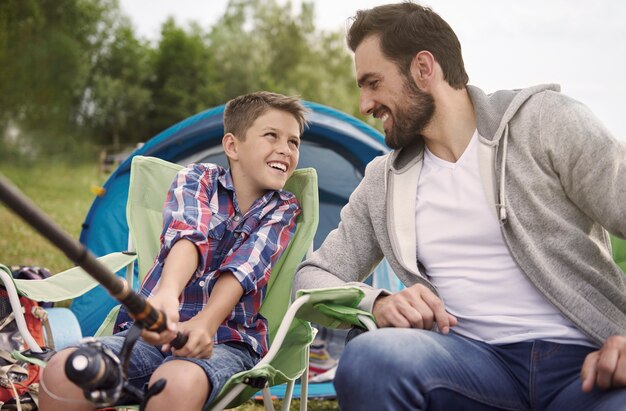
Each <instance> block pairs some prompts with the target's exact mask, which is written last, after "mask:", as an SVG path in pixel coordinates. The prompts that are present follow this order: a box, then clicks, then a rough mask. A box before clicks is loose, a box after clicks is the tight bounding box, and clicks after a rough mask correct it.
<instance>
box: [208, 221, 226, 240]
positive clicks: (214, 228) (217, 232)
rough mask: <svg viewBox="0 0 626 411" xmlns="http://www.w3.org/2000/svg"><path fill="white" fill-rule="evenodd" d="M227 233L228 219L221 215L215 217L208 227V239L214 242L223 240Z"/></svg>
mask: <svg viewBox="0 0 626 411" xmlns="http://www.w3.org/2000/svg"><path fill="white" fill-rule="evenodd" d="M225 232H226V219H225V218H224V217H222V216H219V215H213V217H211V220H210V221H209V226H208V227H207V237H209V238H210V239H213V240H218V241H219V240H221V239H222V238H223V237H224V233H225Z"/></svg>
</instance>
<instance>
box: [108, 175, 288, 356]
mask: <svg viewBox="0 0 626 411" xmlns="http://www.w3.org/2000/svg"><path fill="white" fill-rule="evenodd" d="M299 213H300V206H299V204H298V200H297V199H296V198H295V196H294V195H293V194H291V193H289V192H287V191H282V190H281V191H269V192H267V193H266V194H265V195H263V197H260V198H258V199H257V200H256V201H255V202H254V203H253V204H252V206H251V207H250V209H249V210H248V211H247V212H246V213H245V214H243V213H241V211H240V210H239V206H238V205H237V195H236V193H235V188H234V186H233V180H232V176H231V174H230V171H229V170H225V169H224V168H222V167H220V166H218V165H215V164H208V163H206V164H193V165H191V166H189V167H187V168H185V169H183V170H181V171H180V172H179V173H178V175H177V176H176V178H175V180H174V182H173V183H172V186H171V187H170V191H169V193H168V196H167V200H166V203H165V207H164V210H163V232H162V234H161V250H160V252H159V255H158V256H157V259H156V261H155V264H154V266H153V267H152V269H151V270H150V271H149V272H148V274H147V275H146V278H145V279H144V282H143V284H142V286H141V291H140V292H141V294H142V295H143V296H145V297H150V296H152V295H153V291H154V289H155V287H156V286H157V284H158V283H159V279H160V278H161V272H162V270H163V265H164V263H165V259H166V257H167V255H168V254H169V252H170V250H171V249H172V247H173V246H174V244H175V243H176V242H177V241H178V240H180V239H187V240H189V241H191V242H192V243H194V244H195V245H196V247H197V249H198V255H199V263H198V268H197V270H196V272H195V273H194V275H193V276H192V278H191V280H190V281H189V282H188V283H187V285H186V287H185V289H184V290H183V292H182V294H181V297H180V306H179V311H180V321H186V320H188V319H190V318H192V317H193V316H195V315H196V314H197V313H198V312H200V311H202V309H204V307H205V306H206V302H207V300H208V298H209V296H210V295H211V292H212V290H213V287H214V286H215V283H216V282H217V279H218V278H219V275H220V273H222V272H231V273H232V274H233V275H234V276H235V277H236V278H237V280H239V283H240V284H241V287H242V288H243V290H244V293H243V296H242V297H241V299H240V300H239V302H238V303H237V305H236V306H235V308H234V309H233V311H232V313H231V315H230V316H229V317H228V318H226V320H225V321H224V322H223V323H222V324H221V325H220V326H219V328H218V330H217V332H216V334H215V336H214V337H213V342H214V343H215V344H220V343H225V342H228V341H240V342H244V343H247V344H248V345H250V346H251V347H252V349H254V351H256V352H257V353H259V354H260V355H264V354H265V353H266V352H267V349H268V345H269V341H268V325H267V320H266V319H265V318H264V317H263V316H262V315H261V314H259V309H260V307H261V304H262V303H263V299H264V298H265V293H266V291H267V283H268V281H269V278H270V274H271V272H272V266H273V264H274V263H276V261H278V259H279V258H280V256H281V254H282V253H283V251H285V248H286V247H287V244H288V243H289V240H290V239H291V237H292V236H293V234H294V232H295V227H296V217H297V216H298V214H299ZM118 322H119V321H118Z"/></svg>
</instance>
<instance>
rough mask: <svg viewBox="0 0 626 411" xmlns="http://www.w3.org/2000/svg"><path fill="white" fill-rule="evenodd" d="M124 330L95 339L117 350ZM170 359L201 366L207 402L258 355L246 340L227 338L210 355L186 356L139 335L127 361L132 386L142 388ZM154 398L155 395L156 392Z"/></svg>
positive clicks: (253, 364) (257, 358)
mask: <svg viewBox="0 0 626 411" xmlns="http://www.w3.org/2000/svg"><path fill="white" fill-rule="evenodd" d="M125 334H126V331H122V332H120V333H119V334H116V335H113V336H110V337H100V338H98V341H100V342H102V344H103V345H105V346H107V347H109V348H110V349H111V350H112V351H113V352H115V353H119V352H120V349H121V348H122V344H123V343H124V336H125ZM172 360H184V361H189V362H192V363H194V364H197V365H198V366H200V367H201V368H202V369H203V370H204V372H205V374H206V376H207V378H208V379H209V381H210V382H211V387H212V388H211V393H210V394H209V398H207V400H206V403H205V405H206V404H208V403H210V402H211V401H213V399H214V398H215V397H217V394H219V392H220V391H221V390H222V388H223V387H224V385H225V384H226V382H227V381H228V379H229V378H230V377H232V376H233V375H234V374H237V373H238V372H241V371H246V370H249V369H251V368H252V367H254V366H255V365H256V364H257V363H258V362H259V360H260V356H259V355H258V354H257V353H256V352H255V351H254V350H252V348H249V347H248V345H247V344H245V343H240V342H228V343H224V344H217V345H214V346H213V355H212V356H211V358H187V357H176V356H173V355H172V354H171V353H164V352H163V351H161V350H160V347H156V346H154V345H151V344H148V343H146V342H144V341H143V340H141V339H139V340H137V342H136V343H135V345H134V346H133V351H132V354H131V356H130V361H129V364H128V381H129V382H130V383H131V384H132V385H133V386H135V387H137V388H140V389H143V388H144V386H145V385H146V384H147V383H148V381H149V380H150V377H151V376H152V373H154V371H155V370H156V369H157V368H158V367H159V366H160V365H161V364H164V363H166V362H168V361H172ZM154 398H158V395H157V396H155V397H154Z"/></svg>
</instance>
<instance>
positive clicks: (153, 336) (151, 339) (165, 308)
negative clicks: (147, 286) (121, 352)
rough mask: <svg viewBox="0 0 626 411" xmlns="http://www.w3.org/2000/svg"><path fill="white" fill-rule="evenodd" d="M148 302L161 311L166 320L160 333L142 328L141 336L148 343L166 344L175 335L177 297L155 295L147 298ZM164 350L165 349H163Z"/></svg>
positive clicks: (177, 315)
mask: <svg viewBox="0 0 626 411" xmlns="http://www.w3.org/2000/svg"><path fill="white" fill-rule="evenodd" d="M148 302H149V303H150V304H151V305H152V306H153V307H154V308H155V309H157V310H160V311H162V312H163V313H164V314H165V316H166V320H167V324H166V327H165V330H163V331H161V332H160V333H157V332H154V331H148V330H143V331H142V332H141V338H143V340H144V341H145V342H147V343H148V344H152V345H160V344H167V343H169V342H170V341H172V340H173V339H174V338H175V337H176V330H177V324H176V323H177V322H178V318H179V314H178V305H179V302H178V298H176V297H172V296H166V295H159V294H157V295H155V296H154V297H152V298H149V299H148ZM164 351H165V350H164Z"/></svg>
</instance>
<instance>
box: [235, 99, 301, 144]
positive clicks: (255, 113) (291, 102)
mask: <svg viewBox="0 0 626 411" xmlns="http://www.w3.org/2000/svg"><path fill="white" fill-rule="evenodd" d="M270 109H276V110H281V111H284V112H287V113H289V114H291V115H292V116H294V118H295V119H296V121H297V122H298V125H299V126H300V134H301V135H302V132H303V131H304V127H306V125H307V124H308V120H307V118H306V116H307V114H308V113H309V110H308V109H307V108H306V107H304V106H303V105H302V102H301V100H300V99H299V98H297V97H289V96H285V95H282V94H278V93H272V92H269V91H257V92H254V93H250V94H244V95H242V96H239V97H235V98H234V99H232V100H230V101H229V102H228V103H226V108H225V109H224V133H225V134H226V133H232V134H233V135H234V136H235V137H237V138H238V139H240V140H243V139H244V138H245V137H246V132H247V131H248V129H249V128H250V127H251V126H252V123H254V121H255V120H256V119H257V118H259V117H261V116H262V115H263V114H265V113H266V112H267V111H268V110H270Z"/></svg>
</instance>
